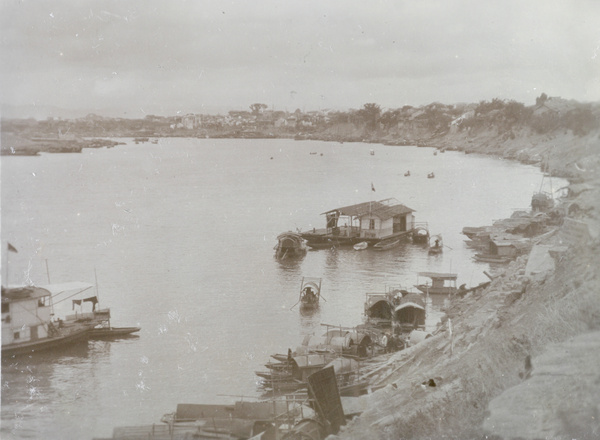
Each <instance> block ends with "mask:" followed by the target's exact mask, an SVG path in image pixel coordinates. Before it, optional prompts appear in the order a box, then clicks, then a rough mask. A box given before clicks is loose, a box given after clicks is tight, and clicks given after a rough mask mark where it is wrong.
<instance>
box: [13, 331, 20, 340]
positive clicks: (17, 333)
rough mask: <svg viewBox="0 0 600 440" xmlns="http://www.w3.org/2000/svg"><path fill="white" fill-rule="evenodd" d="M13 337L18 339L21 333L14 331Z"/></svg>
mask: <svg viewBox="0 0 600 440" xmlns="http://www.w3.org/2000/svg"><path fill="white" fill-rule="evenodd" d="M13 338H14V339H20V338H21V333H20V332H14V334H13Z"/></svg>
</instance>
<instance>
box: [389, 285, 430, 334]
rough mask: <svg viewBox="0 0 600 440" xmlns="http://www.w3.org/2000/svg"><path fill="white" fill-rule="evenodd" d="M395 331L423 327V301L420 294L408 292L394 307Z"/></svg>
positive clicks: (408, 330)
mask: <svg viewBox="0 0 600 440" xmlns="http://www.w3.org/2000/svg"><path fill="white" fill-rule="evenodd" d="M394 327H395V329H396V330H395V333H406V332H411V331H412V330H418V329H424V328H425V301H424V300H423V296H422V294H419V293H408V294H407V295H404V296H403V297H402V298H401V299H400V303H399V304H398V305H397V306H396V307H395V308H394Z"/></svg>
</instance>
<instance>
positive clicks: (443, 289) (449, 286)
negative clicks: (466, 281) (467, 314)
mask: <svg viewBox="0 0 600 440" xmlns="http://www.w3.org/2000/svg"><path fill="white" fill-rule="evenodd" d="M417 276H418V277H426V278H429V279H430V280H431V281H430V282H429V281H428V282H425V283H419V280H418V278H417V284H415V287H416V288H417V289H419V290H420V291H421V292H424V293H432V294H438V293H439V294H448V295H454V294H455V293H456V291H457V288H456V279H457V278H458V275H457V274H455V273H440V272H418V273H417Z"/></svg>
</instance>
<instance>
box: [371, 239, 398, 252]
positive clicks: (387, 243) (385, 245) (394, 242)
mask: <svg viewBox="0 0 600 440" xmlns="http://www.w3.org/2000/svg"><path fill="white" fill-rule="evenodd" d="M401 242H402V239H401V238H395V239H391V240H381V241H380V242H379V243H375V244H374V245H373V249H375V250H376V251H387V250H388V249H392V248H395V247H396V246H398V245H399V244H400V243H401Z"/></svg>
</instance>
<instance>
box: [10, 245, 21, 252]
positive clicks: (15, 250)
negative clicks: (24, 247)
mask: <svg viewBox="0 0 600 440" xmlns="http://www.w3.org/2000/svg"><path fill="white" fill-rule="evenodd" d="M8 250H9V252H15V253H19V251H17V248H16V247H14V246H13V245H12V244H10V243H8Z"/></svg>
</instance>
